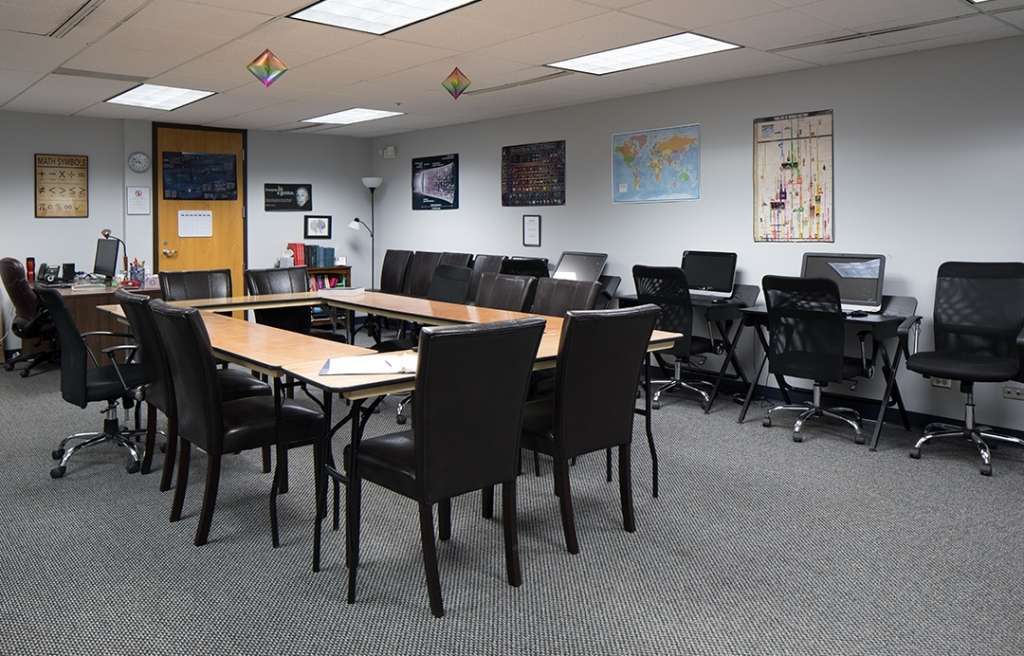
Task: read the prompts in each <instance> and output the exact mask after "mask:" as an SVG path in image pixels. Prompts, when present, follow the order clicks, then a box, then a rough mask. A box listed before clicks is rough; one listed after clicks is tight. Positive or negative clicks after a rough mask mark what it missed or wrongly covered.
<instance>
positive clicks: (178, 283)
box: [158, 269, 231, 301]
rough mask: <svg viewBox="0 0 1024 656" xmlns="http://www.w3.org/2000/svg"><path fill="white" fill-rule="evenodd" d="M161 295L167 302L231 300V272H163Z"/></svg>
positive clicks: (161, 274)
mask: <svg viewBox="0 0 1024 656" xmlns="http://www.w3.org/2000/svg"><path fill="white" fill-rule="evenodd" d="M158 275H159V277H160V293H161V295H162V296H163V298H164V300H165V301H191V300H193V299H199V298H231V270H230V269H211V270H208V271H161V272H160V273H159V274H158Z"/></svg>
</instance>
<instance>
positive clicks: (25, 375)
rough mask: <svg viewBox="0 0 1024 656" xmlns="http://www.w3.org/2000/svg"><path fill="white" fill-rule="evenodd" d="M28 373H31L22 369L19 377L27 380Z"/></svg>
mask: <svg viewBox="0 0 1024 656" xmlns="http://www.w3.org/2000/svg"><path fill="white" fill-rule="evenodd" d="M29 373H31V372H30V371H29V370H28V369H22V370H21V377H22V378H28V375H29Z"/></svg>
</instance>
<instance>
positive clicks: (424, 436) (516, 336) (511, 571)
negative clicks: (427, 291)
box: [345, 319, 590, 617]
mask: <svg viewBox="0 0 1024 656" xmlns="http://www.w3.org/2000/svg"><path fill="white" fill-rule="evenodd" d="M543 333H544V322H543V320H541V319H524V320H520V321H509V322H497V323H491V324H480V325H464V326H450V327H445V328H424V329H423V330H422V331H421V333H420V343H419V365H418V370H417V372H416V397H417V398H418V399H420V402H418V403H417V404H416V407H415V408H414V410H413V413H412V430H411V431H404V432H401V433H394V434H390V435H384V436H382V437H375V438H371V439H368V440H365V441H363V442H362V444H361V446H360V447H359V450H358V456H357V457H356V458H355V459H354V461H353V458H352V451H351V449H346V453H345V464H346V467H347V468H348V476H349V483H348V492H347V497H346V517H347V521H346V532H347V538H348V553H349V554H350V558H351V560H350V562H349V570H348V573H349V580H348V602H349V603H354V602H355V594H356V574H357V572H358V566H359V533H360V516H361V499H362V481H363V480H367V481H371V482H373V483H376V484H378V485H381V486H383V487H385V488H387V489H389V490H391V491H393V492H396V493H398V494H400V495H402V496H405V497H408V498H410V499H413V500H415V501H416V502H417V503H418V504H419V518H420V537H421V540H422V543H423V563H424V568H425V570H426V577H427V590H428V592H429V596H430V609H431V612H432V613H433V614H434V616H435V617H441V616H443V615H444V604H443V602H442V598H441V580H440V577H439V575H438V570H437V552H436V548H435V544H434V512H433V506H434V504H439V516H440V537H441V539H442V540H448V539H449V538H450V537H451V500H452V498H453V497H457V496H459V495H462V494H465V493H467V492H473V491H475V490H481V489H484V488H488V489H490V488H491V486H493V485H496V484H498V483H501V485H502V520H503V523H504V533H505V563H506V571H507V575H508V582H509V584H511V585H513V586H518V585H520V583H521V582H522V575H521V572H520V567H519V549H518V532H517V528H516V476H517V475H518V470H519V464H518V463H519V441H520V434H521V427H522V417H523V403H524V401H525V400H526V391H527V385H528V382H529V378H530V371H531V370H532V369H533V362H534V359H535V357H536V353H537V347H538V346H539V344H540V339H541V336H542V335H543ZM481 363H486V369H487V384H486V385H481V384H480V383H481V378H480V372H481ZM583 411H584V412H586V413H589V412H590V409H586V410H583Z"/></svg>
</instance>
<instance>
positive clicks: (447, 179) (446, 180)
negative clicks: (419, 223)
mask: <svg viewBox="0 0 1024 656" xmlns="http://www.w3.org/2000/svg"><path fill="white" fill-rule="evenodd" d="M412 208H413V209H414V210H457V209H459V155H458V153H455V154H451V155H436V156H434V157H416V158H414V159H413V160H412Z"/></svg>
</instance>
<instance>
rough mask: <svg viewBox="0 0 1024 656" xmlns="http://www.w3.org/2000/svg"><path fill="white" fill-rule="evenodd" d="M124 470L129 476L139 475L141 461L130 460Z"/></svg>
mask: <svg viewBox="0 0 1024 656" xmlns="http://www.w3.org/2000/svg"><path fill="white" fill-rule="evenodd" d="M124 469H125V471H126V472H128V473H129V474H136V473H138V471H139V461H138V460H129V461H128V464H126V465H125V466H124Z"/></svg>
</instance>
